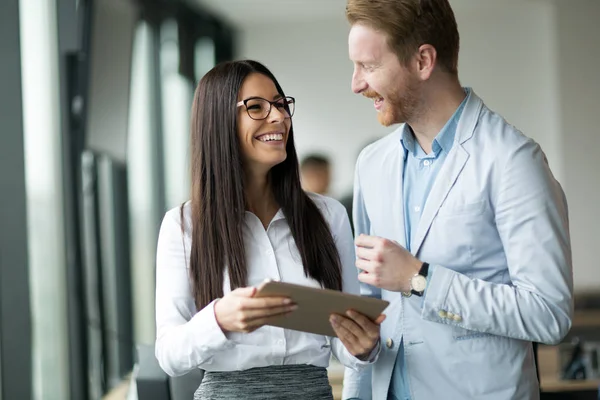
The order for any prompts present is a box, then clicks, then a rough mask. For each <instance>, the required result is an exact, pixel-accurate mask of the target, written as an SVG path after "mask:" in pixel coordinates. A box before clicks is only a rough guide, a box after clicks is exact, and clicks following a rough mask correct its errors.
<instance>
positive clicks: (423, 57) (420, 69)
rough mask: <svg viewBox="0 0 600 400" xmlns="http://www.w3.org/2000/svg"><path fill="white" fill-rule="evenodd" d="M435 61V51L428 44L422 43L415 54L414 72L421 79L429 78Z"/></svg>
mask: <svg viewBox="0 0 600 400" xmlns="http://www.w3.org/2000/svg"><path fill="white" fill-rule="evenodd" d="M436 63H437V51H436V50H435V47H433V46H432V45H430V44H424V45H422V46H421V47H419V49H418V50H417V54H416V55H415V65H416V72H417V74H418V75H419V77H420V78H421V80H424V81H426V80H427V79H429V77H430V76H431V74H432V73H433V69H434V68H435V64H436Z"/></svg>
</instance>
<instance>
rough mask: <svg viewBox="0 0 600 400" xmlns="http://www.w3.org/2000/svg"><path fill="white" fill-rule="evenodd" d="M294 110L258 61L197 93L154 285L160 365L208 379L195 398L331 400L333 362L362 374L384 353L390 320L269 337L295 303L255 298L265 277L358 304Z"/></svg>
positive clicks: (343, 234)
mask: <svg viewBox="0 0 600 400" xmlns="http://www.w3.org/2000/svg"><path fill="white" fill-rule="evenodd" d="M294 105H295V100H294V99H293V98H292V97H286V96H285V94H284V93H283V90H282V89H281V87H280V86H279V84H278V83H277V80H276V79H275V77H274V76H273V75H272V74H271V72H270V71H269V70H268V69H267V68H265V67H264V66H263V65H261V64H259V63H257V62H254V61H236V62H227V63H223V64H220V65H218V66H216V67H215V68H213V69H212V70H211V71H210V72H208V73H207V74H206V75H205V76H204V77H203V78H202V80H201V81H200V83H199V85H198V88H197V89H196V93H195V97H194V104H193V107H192V127H191V131H192V137H191V165H192V188H191V192H192V193H191V201H190V202H188V203H186V204H184V205H183V206H181V207H178V208H177V209H174V210H171V211H169V212H168V213H167V214H166V216H165V218H164V220H163V223H162V226H161V230H160V235H159V241H158V250H157V278H156V322H157V340H156V356H157V358H158V361H159V363H160V365H161V367H162V368H163V369H164V370H165V371H166V372H167V373H168V374H170V375H174V376H175V375H182V374H184V373H186V372H188V371H190V370H192V369H194V368H201V369H203V370H205V371H206V372H205V375H204V379H203V381H202V384H201V385H200V387H199V388H198V390H197V391H196V394H195V396H194V398H195V399H234V398H243V399H253V398H260V399H282V398H303V399H331V398H332V395H331V387H330V386H329V383H328V379H327V372H326V370H325V367H327V365H328V362H329V358H330V352H331V351H333V353H334V355H335V356H336V357H337V358H338V359H339V360H340V361H341V362H343V363H344V364H345V365H347V366H349V367H351V368H355V369H358V368H360V367H362V366H364V365H367V364H369V363H371V362H373V361H375V358H376V355H377V353H378V349H379V345H378V343H379V340H378V339H379V324H380V323H381V322H382V321H383V318H384V316H383V315H382V316H380V317H379V318H378V319H377V320H376V321H371V320H369V319H367V318H366V317H364V316H362V315H356V314H352V315H347V316H343V317H342V316H336V317H337V322H336V321H333V320H332V325H333V327H334V329H335V331H336V333H337V335H338V337H339V339H338V338H334V339H332V340H328V338H326V337H324V336H320V335H314V334H309V333H303V332H298V331H292V330H286V329H282V328H276V327H272V326H264V323H265V322H266V320H267V319H268V318H269V317H272V316H274V315H280V314H285V313H289V312H293V310H294V308H295V305H294V304H290V301H289V299H285V298H278V297H271V298H253V295H254V293H255V290H256V289H255V287H256V286H257V285H258V284H260V283H261V282H263V281H264V280H265V279H267V278H272V279H279V280H281V281H284V282H292V283H296V284H302V285H307V286H314V287H325V288H330V289H335V290H344V291H349V292H354V293H358V280H357V276H356V268H355V266H354V243H353V241H352V235H351V233H350V225H349V222H348V217H347V215H346V211H345V209H344V208H343V206H342V205H341V204H340V203H338V202H337V201H335V200H332V199H329V198H326V197H323V196H319V195H312V194H311V195H307V194H306V193H305V192H303V191H302V189H301V186H300V179H299V172H298V158H297V155H296V150H295V148H294V140H293V136H294V135H293V130H292V122H291V117H292V115H293V112H294ZM334 319H335V317H334ZM253 396H254V397H253Z"/></svg>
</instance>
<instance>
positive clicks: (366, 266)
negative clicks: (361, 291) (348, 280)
mask: <svg viewBox="0 0 600 400" xmlns="http://www.w3.org/2000/svg"><path fill="white" fill-rule="evenodd" d="M354 264H355V265H356V268H359V269H362V270H363V271H365V272H368V273H373V271H374V270H375V265H373V262H372V261H368V260H362V259H360V258H359V259H357V260H356V262H355V263H354Z"/></svg>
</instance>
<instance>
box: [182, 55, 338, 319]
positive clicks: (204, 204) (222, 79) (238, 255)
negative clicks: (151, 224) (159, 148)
mask: <svg viewBox="0 0 600 400" xmlns="http://www.w3.org/2000/svg"><path fill="white" fill-rule="evenodd" d="M251 73H260V74H263V75H265V76H267V77H268V78H270V79H271V80H272V81H273V83H274V84H275V87H276V88H277V91H278V92H279V94H281V95H282V96H285V94H284V92H283V90H282V88H281V86H280V85H279V83H278V82H277V80H276V79H275V76H273V74H272V73H271V72H270V71H269V70H268V69H267V68H266V67H265V66H264V65H262V64H260V63H258V62H256V61H250V60H244V61H230V62H225V63H221V64H219V65H217V66H216V67H214V68H213V69H212V70H210V71H209V72H208V73H207V74H206V75H204V77H203V78H202V79H201V80H200V83H199V84H198V87H197V88H196V93H195V94H194V103H193V106H192V121H191V173H192V179H191V181H192V185H191V186H192V187H191V208H192V213H191V214H192V221H191V222H192V248H191V252H190V276H191V280H192V284H193V285H192V286H193V294H194V298H195V301H196V306H197V308H198V309H202V308H204V307H206V306H207V305H208V304H209V303H210V302H211V301H213V300H214V299H216V298H218V297H222V296H223V279H224V271H225V268H227V271H228V273H229V278H230V282H231V290H234V289H236V288H239V287H243V286H246V285H247V276H248V270H247V267H246V252H245V249H244V240H243V232H242V229H243V226H244V213H245V210H246V199H245V192H244V171H243V164H242V155H241V150H240V143H239V139H238V135H237V126H238V124H237V107H236V103H237V99H238V92H239V90H240V88H241V87H242V84H243V82H244V80H245V79H246V77H247V76H248V75H250V74H251ZM286 151H287V158H286V159H285V161H283V162H282V163H280V164H278V165H276V166H274V167H273V168H272V169H271V170H270V172H269V174H270V181H271V185H272V188H273V194H274V197H275V200H276V201H277V203H278V204H279V206H280V207H281V209H282V211H283V214H284V215H285V218H286V220H287V223H288V225H289V227H290V230H291V232H292V236H293V237H294V241H295V242H296V246H297V247H298V251H299V253H300V255H301V257H302V263H303V265H304V273H305V274H306V276H307V277H311V278H313V279H315V280H316V281H318V282H319V283H320V284H321V285H322V286H323V287H325V288H329V289H335V290H341V289H342V272H341V263H340V257H339V254H338V252H337V248H336V246H335V242H334V239H333V237H332V235H331V231H330V229H329V226H328V225H327V223H326V221H325V219H324V217H323V215H322V214H321V212H320V211H319V209H318V208H317V206H316V205H315V203H314V202H313V201H312V200H311V199H310V198H309V197H308V195H307V194H306V193H305V192H304V191H303V190H302V188H301V186H300V175H299V168H298V156H297V154H296V148H295V146H294V134H293V128H290V134H289V136H288V141H287V144H286ZM181 211H182V217H183V206H182V209H181ZM182 223H183V218H182Z"/></svg>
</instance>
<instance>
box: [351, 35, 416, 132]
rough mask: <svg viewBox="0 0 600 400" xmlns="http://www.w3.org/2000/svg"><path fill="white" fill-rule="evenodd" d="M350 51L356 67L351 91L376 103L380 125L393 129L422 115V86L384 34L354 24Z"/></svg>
mask: <svg viewBox="0 0 600 400" xmlns="http://www.w3.org/2000/svg"><path fill="white" fill-rule="evenodd" d="M348 49H349V55H350V60H351V61H352V62H353V63H354V74H353V75H352V91H353V92H354V93H360V94H362V95H363V96H365V97H368V98H371V99H373V100H374V105H375V109H376V110H377V113H378V114H377V119H378V120H379V122H380V123H381V124H382V125H384V126H390V125H393V124H398V123H402V122H409V121H411V120H413V119H414V118H415V117H416V116H417V113H418V111H419V105H420V98H421V97H420V88H421V82H420V81H419V79H418V78H417V76H416V74H415V73H413V72H412V71H411V68H410V66H409V67H405V66H403V65H402V64H401V63H400V60H398V57H397V56H396V54H395V53H394V52H392V51H391V50H390V48H389V46H388V44H387V40H386V36H385V34H383V33H381V32H378V31H376V30H374V29H372V28H369V27H367V26H365V25H360V24H355V25H353V26H352V28H351V30H350V34H349V36H348Z"/></svg>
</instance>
